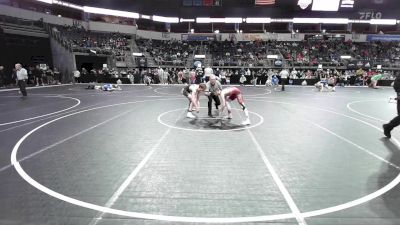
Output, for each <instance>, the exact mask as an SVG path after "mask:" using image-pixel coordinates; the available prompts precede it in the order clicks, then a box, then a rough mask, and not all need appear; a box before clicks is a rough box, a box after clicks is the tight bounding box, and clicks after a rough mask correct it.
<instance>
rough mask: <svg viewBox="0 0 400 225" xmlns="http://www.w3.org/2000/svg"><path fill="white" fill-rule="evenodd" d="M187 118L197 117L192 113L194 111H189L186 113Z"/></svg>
mask: <svg viewBox="0 0 400 225" xmlns="http://www.w3.org/2000/svg"><path fill="white" fill-rule="evenodd" d="M186 118H191V119H193V118H196V117H195V116H194V115H193V114H192V112H188V113H187V114H186Z"/></svg>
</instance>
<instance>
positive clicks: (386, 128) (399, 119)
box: [382, 73, 400, 138]
mask: <svg viewBox="0 0 400 225" xmlns="http://www.w3.org/2000/svg"><path fill="white" fill-rule="evenodd" d="M393 88H394V91H395V92H396V93H397V97H396V100H397V116H396V117H394V118H393V119H392V120H391V121H390V122H389V123H387V124H383V125H382V127H383V133H384V134H385V136H386V137H387V138H391V137H392V135H391V134H390V132H391V131H392V130H393V129H394V128H395V127H397V126H398V125H400V74H399V73H398V74H397V76H396V79H395V80H394V84H393Z"/></svg>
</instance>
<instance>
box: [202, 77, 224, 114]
mask: <svg viewBox="0 0 400 225" xmlns="http://www.w3.org/2000/svg"><path fill="white" fill-rule="evenodd" d="M221 91H222V85H221V83H220V82H219V81H217V78H216V77H215V75H214V74H211V75H210V80H209V81H208V82H207V83H206V91H205V95H206V96H207V97H208V116H209V117H213V115H212V112H211V107H212V101H213V100H214V102H215V108H216V109H217V110H218V106H219V105H221V102H220V100H219V94H220V92H221Z"/></svg>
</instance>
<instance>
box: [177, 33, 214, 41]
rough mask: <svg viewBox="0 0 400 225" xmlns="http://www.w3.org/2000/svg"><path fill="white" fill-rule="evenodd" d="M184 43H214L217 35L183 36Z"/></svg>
mask: <svg viewBox="0 0 400 225" xmlns="http://www.w3.org/2000/svg"><path fill="white" fill-rule="evenodd" d="M181 37H182V41H214V40H216V36H215V34H182V36H181Z"/></svg>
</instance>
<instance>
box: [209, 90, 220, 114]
mask: <svg viewBox="0 0 400 225" xmlns="http://www.w3.org/2000/svg"><path fill="white" fill-rule="evenodd" d="M213 99H214V101H215V108H216V109H218V106H219V105H221V102H220V101H219V97H218V95H214V94H210V95H209V96H208V115H211V106H212V100H213Z"/></svg>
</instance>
